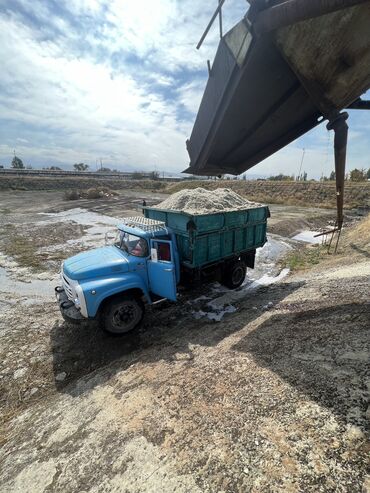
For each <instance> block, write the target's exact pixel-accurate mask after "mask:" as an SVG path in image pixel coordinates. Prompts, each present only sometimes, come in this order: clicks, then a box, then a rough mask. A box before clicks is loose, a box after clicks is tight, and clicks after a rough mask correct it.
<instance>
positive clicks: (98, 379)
mask: <svg viewBox="0 0 370 493" xmlns="http://www.w3.org/2000/svg"><path fill="white" fill-rule="evenodd" d="M302 284H303V283H302V282H290V283H284V284H276V285H271V286H268V287H261V288H260V289H258V290H256V291H250V292H248V291H246V293H245V297H243V299H241V300H239V302H238V310H237V312H236V313H234V314H226V315H225V317H224V318H223V319H222V320H221V321H220V322H212V321H210V320H208V319H204V318H203V319H201V320H196V319H195V318H194V315H193V305H192V300H194V299H195V298H197V297H198V296H199V295H202V294H203V295H204V294H205V293H207V292H208V293H209V291H207V287H206V286H204V287H203V288H202V289H200V290H199V291H197V290H195V291H194V290H193V291H191V292H190V291H185V293H184V294H183V295H182V298H181V300H180V301H179V302H178V303H176V304H175V303H169V302H165V303H163V304H161V305H157V306H153V307H150V308H149V309H148V311H147V314H146V316H145V317H144V322H143V327H142V328H141V330H140V331H138V332H137V333H134V334H132V335H129V336H124V337H112V336H110V335H108V334H106V333H105V332H104V331H103V330H102V329H101V328H100V327H99V326H98V325H97V324H90V325H88V324H83V325H80V326H72V325H69V324H67V323H66V322H62V321H61V322H57V323H56V324H55V325H54V327H53V328H52V330H51V350H52V357H53V371H54V378H55V385H56V388H57V390H58V391H59V392H63V393H68V394H71V395H79V394H82V393H84V392H86V391H88V390H91V389H92V388H94V387H95V386H96V385H99V384H101V383H103V382H104V381H106V380H108V379H109V378H111V377H112V376H113V375H114V374H116V373H117V372H120V371H122V370H125V369H127V368H129V367H130V366H131V365H132V364H133V363H136V362H138V361H140V362H148V363H151V362H155V361H159V360H165V361H175V360H176V357H177V356H176V355H178V354H179V353H181V354H182V355H183V356H185V357H186V356H187V355H188V356H189V359H191V358H192V355H191V350H190V345H191V344H195V345H197V344H199V345H203V346H215V345H217V344H218V343H219V342H220V341H222V340H223V339H224V338H225V337H228V336H229V335H231V334H232V333H234V332H236V331H238V330H240V329H241V328H242V327H243V326H244V325H246V324H248V323H250V322H251V321H253V320H254V319H255V318H257V317H259V316H260V315H261V313H263V311H264V310H266V303H267V301H270V302H271V303H273V304H277V303H279V302H280V301H281V300H282V299H284V298H285V297H287V296H288V295H289V294H291V293H292V292H293V291H294V290H296V289H298V288H299V287H300V286H302ZM266 300H267V301H266Z"/></svg>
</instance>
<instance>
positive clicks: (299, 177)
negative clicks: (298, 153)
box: [298, 148, 306, 181]
mask: <svg viewBox="0 0 370 493" xmlns="http://www.w3.org/2000/svg"><path fill="white" fill-rule="evenodd" d="M302 151H303V152H302V159H301V165H300V167H299V173H298V180H299V181H300V180H301V171H302V164H303V160H304V155H305V152H306V149H305V148H303V149H302Z"/></svg>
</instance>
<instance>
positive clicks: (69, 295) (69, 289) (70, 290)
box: [62, 274, 75, 301]
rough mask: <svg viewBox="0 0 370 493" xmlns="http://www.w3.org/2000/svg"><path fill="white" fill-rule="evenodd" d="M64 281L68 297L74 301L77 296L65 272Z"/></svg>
mask: <svg viewBox="0 0 370 493" xmlns="http://www.w3.org/2000/svg"><path fill="white" fill-rule="evenodd" d="M62 282H63V288H64V291H65V292H66V294H67V297H68V299H69V300H71V301H74V299H75V296H74V293H73V290H72V286H70V284H69V281H68V279H67V278H66V276H65V275H64V274H62Z"/></svg>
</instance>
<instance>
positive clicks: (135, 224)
mask: <svg viewBox="0 0 370 493" xmlns="http://www.w3.org/2000/svg"><path fill="white" fill-rule="evenodd" d="M123 224H124V225H125V226H128V227H131V228H140V229H142V230H143V231H148V232H154V231H160V230H161V229H164V230H167V227H166V223H164V222H163V221H157V220H155V219H149V218H148V217H143V216H134V217H125V218H124V219H123Z"/></svg>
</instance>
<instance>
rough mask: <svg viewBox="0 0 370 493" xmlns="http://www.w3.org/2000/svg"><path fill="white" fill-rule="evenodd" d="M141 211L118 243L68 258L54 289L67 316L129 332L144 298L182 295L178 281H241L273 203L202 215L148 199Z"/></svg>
mask: <svg viewBox="0 0 370 493" xmlns="http://www.w3.org/2000/svg"><path fill="white" fill-rule="evenodd" d="M143 213H144V216H138V217H129V218H125V219H124V220H123V223H122V224H121V225H119V226H118V228H117V236H116V238H115V240H113V241H112V244H110V245H106V246H105V247H102V248H96V249H93V250H90V251H86V252H82V253H79V254H78V255H75V256H73V257H70V258H68V259H67V260H65V261H64V262H63V265H62V271H61V282H62V285H61V286H57V287H56V288H55V291H56V297H57V300H58V303H59V306H60V310H61V313H62V315H63V317H64V319H65V320H67V321H68V322H72V323H73V322H75V323H76V322H77V323H79V322H80V321H82V320H86V319H90V320H98V321H99V322H100V324H101V326H102V328H103V329H104V330H106V331H107V332H109V333H112V334H125V333H127V332H131V331H132V330H134V329H135V328H136V327H138V326H139V324H140V322H141V320H142V318H143V314H144V306H145V303H149V304H152V303H155V302H157V301H159V300H162V299H168V300H172V301H176V298H177V286H178V285H179V284H180V283H181V284H189V283H194V282H198V283H199V282H207V281H210V280H214V279H218V280H220V281H221V282H222V283H223V284H225V285H226V286H228V287H229V288H230V289H235V288H238V287H239V286H240V285H241V284H242V283H243V281H244V278H245V274H246V269H247V267H250V268H252V269H253V267H254V261H255V255H256V248H259V247H262V246H263V245H264V244H265V242H266V241H267V240H266V226H267V218H268V217H270V213H269V209H268V207H267V206H257V207H254V208H249V209H245V210H237V211H230V212H216V213H211V214H199V215H198V214H197V215H195V214H188V213H186V212H180V211H173V210H164V209H157V208H153V207H143Z"/></svg>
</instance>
